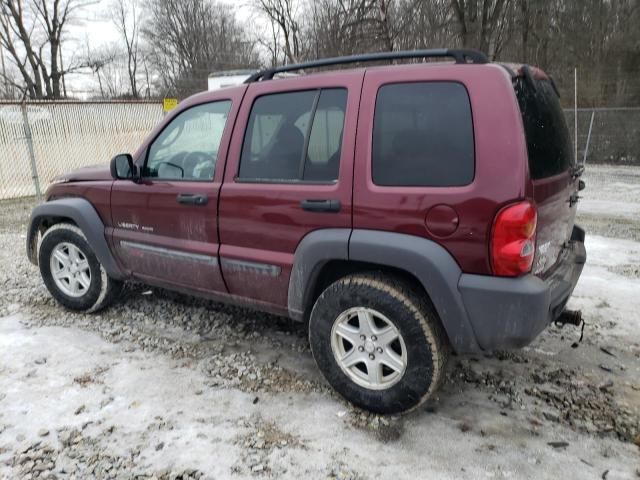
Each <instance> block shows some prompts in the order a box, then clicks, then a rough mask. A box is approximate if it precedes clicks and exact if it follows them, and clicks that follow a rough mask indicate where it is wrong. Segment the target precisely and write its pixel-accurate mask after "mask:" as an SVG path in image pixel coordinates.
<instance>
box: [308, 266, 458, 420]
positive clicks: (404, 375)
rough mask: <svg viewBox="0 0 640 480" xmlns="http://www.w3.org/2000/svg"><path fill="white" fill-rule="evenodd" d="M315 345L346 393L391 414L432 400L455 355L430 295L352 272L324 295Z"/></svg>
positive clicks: (324, 367)
mask: <svg viewBox="0 0 640 480" xmlns="http://www.w3.org/2000/svg"><path fill="white" fill-rule="evenodd" d="M309 342H310V344H311V351H312V353H313V356H314V358H315V360H316V363H317V364H318V367H319V368H320V370H321V371H322V373H323V375H324V376H325V378H326V379H327V380H328V381H329V383H330V384H331V385H332V386H333V388H334V389H335V390H336V391H337V392H338V393H339V394H340V395H342V396H343V397H344V398H346V399H347V400H349V401H350V402H352V403H354V404H355V405H357V406H359V407H361V408H364V409H366V410H370V411H372V412H376V413H384V414H392V413H400V412H404V411H407V410H411V409H414V408H416V407H418V406H419V405H421V404H422V403H423V402H425V401H426V400H427V399H428V398H429V397H430V396H431V395H432V393H433V392H434V391H435V389H436V388H437V386H438V385H439V384H440V382H441V380H442V378H443V374H444V366H445V361H446V357H447V353H448V343H447V339H446V336H445V333H444V331H443V329H442V326H441V325H440V321H439V319H438V316H437V314H436V313H435V311H434V310H433V308H432V307H431V306H430V304H429V303H428V302H427V301H426V299H425V298H424V294H420V293H419V292H417V291H416V290H415V289H414V288H413V287H412V285H411V284H409V283H408V282H405V281H404V280H403V279H400V278H396V277H391V276H385V275H381V274H357V275H350V276H347V277H344V278H342V279H340V280H338V281H336V282H335V283H333V284H331V285H330V286H329V287H328V288H327V289H326V290H325V291H324V292H322V294H321V295H320V297H319V298H318V300H317V301H316V303H315V305H314V307H313V310H312V312H311V318H310V320H309Z"/></svg>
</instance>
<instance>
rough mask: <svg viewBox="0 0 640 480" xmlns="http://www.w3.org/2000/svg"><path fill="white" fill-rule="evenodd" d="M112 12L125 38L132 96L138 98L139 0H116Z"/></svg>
mask: <svg viewBox="0 0 640 480" xmlns="http://www.w3.org/2000/svg"><path fill="white" fill-rule="evenodd" d="M110 13H111V18H112V21H113V23H114V25H115V27H116V29H117V30H118V32H119V33H120V36H121V37H122V40H124V44H125V49H126V54H127V74H128V77H129V86H130V88H131V96H132V97H134V98H138V97H139V96H140V92H139V91H138V80H137V75H138V68H139V65H140V7H139V6H138V2H137V0H114V3H113V4H112V6H111V9H110Z"/></svg>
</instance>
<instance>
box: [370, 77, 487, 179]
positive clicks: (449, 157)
mask: <svg viewBox="0 0 640 480" xmlns="http://www.w3.org/2000/svg"><path fill="white" fill-rule="evenodd" d="M474 155H475V154H474V142H473V122H472V120H471V105H470V103H469V96H468V94H467V90H466V89H465V87H464V86H463V85H462V84H460V83H456V82H417V83H396V84H389V85H384V86H382V87H380V90H379V91H378V96H377V99H376V109H375V115H374V124H373V145H372V170H373V182H374V183H375V184H376V185H384V186H415V187H445V186H460V185H468V184H469V183H471V182H472V181H473V175H474Z"/></svg>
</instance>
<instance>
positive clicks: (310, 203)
mask: <svg viewBox="0 0 640 480" xmlns="http://www.w3.org/2000/svg"><path fill="white" fill-rule="evenodd" d="M340 206H341V205H340V200H302V201H301V202H300V207H302V209H303V210H306V211H307V212H334V213H335V212H339V211H340Z"/></svg>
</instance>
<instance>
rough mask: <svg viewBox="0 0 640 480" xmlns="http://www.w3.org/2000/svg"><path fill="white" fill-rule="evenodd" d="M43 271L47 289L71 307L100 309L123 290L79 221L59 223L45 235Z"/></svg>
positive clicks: (41, 255)
mask: <svg viewBox="0 0 640 480" xmlns="http://www.w3.org/2000/svg"><path fill="white" fill-rule="evenodd" d="M38 265H39V267H40V274H41V275H42V279H43V280H44V284H45V285H46V287H47V289H48V290H49V292H50V293H51V295H52V296H53V298H55V299H56V300H57V301H58V302H59V303H60V304H62V305H63V306H65V307H66V308H68V309H69V310H75V311H80V312H88V313H91V312H97V311H98V310H101V309H103V308H105V307H106V306H108V305H109V304H111V303H112V302H113V301H114V300H115V299H116V298H117V297H118V296H119V295H120V292H121V291H122V282H120V281H118V280H115V279H113V278H111V277H109V275H107V272H106V270H105V269H104V267H103V266H102V265H100V262H99V261H98V259H97V257H96V256H95V254H94V253H93V250H92V249H91V247H90V246H89V243H88V242H87V239H86V237H85V236H84V234H83V233H82V230H80V229H79V228H78V227H77V226H76V225H73V224H71V223H57V224H55V225H53V226H52V227H51V228H49V229H48V230H47V231H46V232H45V233H44V235H43V237H42V242H41V243H40V249H39V251H38Z"/></svg>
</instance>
